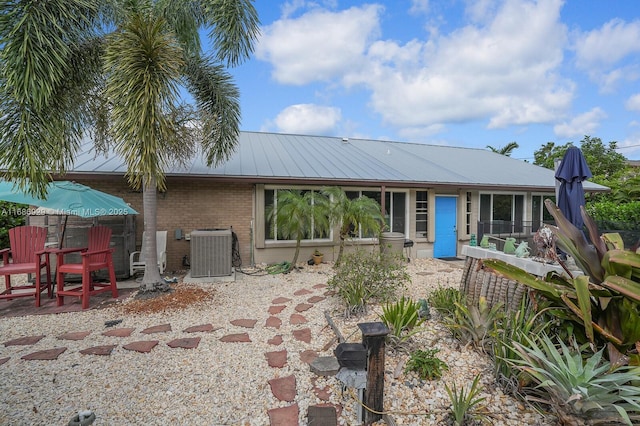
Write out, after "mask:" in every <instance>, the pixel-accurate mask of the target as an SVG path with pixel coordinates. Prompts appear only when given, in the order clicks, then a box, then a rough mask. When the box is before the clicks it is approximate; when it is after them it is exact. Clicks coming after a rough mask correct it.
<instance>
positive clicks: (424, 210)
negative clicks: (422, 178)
mask: <svg viewBox="0 0 640 426" xmlns="http://www.w3.org/2000/svg"><path fill="white" fill-rule="evenodd" d="M428 212H429V193H428V192H427V191H416V237H418V238H427V223H428V222H427V219H428Z"/></svg>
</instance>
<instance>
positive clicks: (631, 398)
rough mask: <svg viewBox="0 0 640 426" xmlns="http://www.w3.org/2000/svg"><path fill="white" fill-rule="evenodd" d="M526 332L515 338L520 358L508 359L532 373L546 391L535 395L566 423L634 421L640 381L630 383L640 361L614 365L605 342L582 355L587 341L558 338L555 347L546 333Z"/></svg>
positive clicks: (639, 412) (639, 417)
mask: <svg viewBox="0 0 640 426" xmlns="http://www.w3.org/2000/svg"><path fill="white" fill-rule="evenodd" d="M524 338H525V340H526V342H527V344H526V345H522V344H519V343H517V342H514V345H513V346H514V349H515V350H516V351H517V352H518V355H519V359H513V360H512V363H513V365H514V366H515V367H516V368H518V369H520V370H521V371H523V372H525V373H527V374H528V375H529V376H531V377H532V379H533V380H534V381H535V382H536V384H537V387H536V388H537V389H540V390H543V391H544V392H545V394H546V397H547V399H546V400H544V399H543V398H542V396H543V395H541V397H539V398H537V400H538V401H540V402H544V403H547V404H549V405H550V406H552V407H553V408H554V409H555V411H556V413H557V414H558V416H559V417H560V419H561V420H563V421H565V420H566V421H567V422H566V423H565V424H578V423H582V424H584V421H585V420H589V421H597V423H599V424H604V423H606V424H617V423H619V422H624V423H625V424H627V425H632V424H638V421H640V404H639V403H638V401H640V387H638V386H635V385H634V384H635V383H637V381H638V380H640V367H637V366H636V367H632V366H621V367H617V366H615V365H612V364H611V363H610V362H609V361H606V360H605V359H604V357H603V352H604V351H605V348H602V349H600V350H599V351H598V352H596V353H595V354H593V353H591V354H590V355H587V356H585V353H584V352H583V351H584V350H585V349H586V348H587V347H588V345H583V346H582V347H578V345H577V344H573V345H572V347H571V348H570V347H568V346H567V345H565V344H564V342H562V340H560V341H559V342H558V344H559V349H558V347H556V344H555V343H554V342H553V341H552V340H551V338H550V337H549V336H547V334H546V333H542V334H540V335H538V336H536V335H532V336H531V337H527V336H525V337H524ZM632 420H633V421H632ZM570 421H573V422H576V423H570Z"/></svg>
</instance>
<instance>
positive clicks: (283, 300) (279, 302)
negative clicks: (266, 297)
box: [271, 297, 291, 305]
mask: <svg viewBox="0 0 640 426" xmlns="http://www.w3.org/2000/svg"><path fill="white" fill-rule="evenodd" d="M287 302H291V299H288V298H286V297H276V298H275V299H273V300H272V301H271V303H273V304H274V305H282V304H283V303H287Z"/></svg>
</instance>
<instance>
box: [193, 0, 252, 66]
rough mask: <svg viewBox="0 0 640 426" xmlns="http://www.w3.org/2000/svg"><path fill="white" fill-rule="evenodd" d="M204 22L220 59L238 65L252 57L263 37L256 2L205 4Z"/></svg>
mask: <svg viewBox="0 0 640 426" xmlns="http://www.w3.org/2000/svg"><path fill="white" fill-rule="evenodd" d="M203 3H204V6H203V12H204V15H203V20H204V21H203V23H204V25H205V26H207V27H209V28H210V31H209V34H208V36H209V38H211V39H212V40H213V46H214V49H215V51H216V58H217V59H218V60H219V61H220V62H226V63H227V65H228V66H236V65H238V64H240V63H241V62H242V61H243V60H244V59H246V58H248V57H249V55H250V54H251V52H252V51H253V43H254V42H255V40H257V38H258V36H259V35H260V29H259V25H260V20H259V17H258V12H257V11H256V9H255V7H253V1H252V0H232V1H229V0H209V1H206V0H205V1H203Z"/></svg>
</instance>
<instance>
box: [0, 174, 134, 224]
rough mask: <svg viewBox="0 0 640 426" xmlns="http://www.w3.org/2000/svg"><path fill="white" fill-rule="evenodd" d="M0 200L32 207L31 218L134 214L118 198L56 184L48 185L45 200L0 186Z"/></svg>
mask: <svg viewBox="0 0 640 426" xmlns="http://www.w3.org/2000/svg"><path fill="white" fill-rule="evenodd" d="M0 200H2V201H10V202H12V203H20V204H28V205H30V206H36V207H38V209H37V210H36V211H34V213H35V214H57V215H65V216H80V217H97V216H125V215H130V214H138V212H137V211H136V210H135V209H133V207H131V206H130V205H129V204H127V203H126V202H125V201H124V200H123V199H122V198H120V197H116V196H115V195H111V194H107V193H106V192H102V191H98V190H97V189H93V188H90V187H88V186H85V185H81V184H79V183H75V182H70V181H56V182H51V183H49V187H48V188H47V198H46V199H40V198H36V197H33V196H31V195H29V194H27V193H25V192H23V191H21V190H20V189H18V188H17V187H16V186H15V184H14V183H13V182H7V181H2V182H0Z"/></svg>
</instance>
